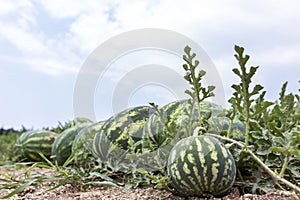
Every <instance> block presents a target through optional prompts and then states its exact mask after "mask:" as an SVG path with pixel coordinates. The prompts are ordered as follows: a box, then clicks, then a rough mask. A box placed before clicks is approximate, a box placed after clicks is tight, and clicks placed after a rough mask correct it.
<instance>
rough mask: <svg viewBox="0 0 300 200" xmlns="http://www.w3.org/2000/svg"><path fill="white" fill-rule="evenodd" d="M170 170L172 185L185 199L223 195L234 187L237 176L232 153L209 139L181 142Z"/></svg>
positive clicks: (193, 138)
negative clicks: (208, 194)
mask: <svg viewBox="0 0 300 200" xmlns="http://www.w3.org/2000/svg"><path fill="white" fill-rule="evenodd" d="M167 170H168V174H169V176H170V177H171V183H172V186H173V187H174V188H175V190H176V192H177V193H178V194H180V195H182V196H201V195H202V194H203V193H205V192H207V193H211V194H213V195H214V196H222V195H224V194H225V193H226V192H228V191H229V190H230V188H231V187H232V185H233V183H234V180H235V174H236V169H235V163H234V160H233V157H232V155H231V153H230V152H229V151H228V150H227V149H226V147H225V146H224V145H223V144H222V143H221V142H220V141H219V140H217V139H215V138H213V137H209V136H191V137H188V138H184V139H182V140H180V141H179V142H178V143H177V144H176V145H175V146H174V147H173V149H172V150H171V152H170V155H169V159H168V165H167Z"/></svg>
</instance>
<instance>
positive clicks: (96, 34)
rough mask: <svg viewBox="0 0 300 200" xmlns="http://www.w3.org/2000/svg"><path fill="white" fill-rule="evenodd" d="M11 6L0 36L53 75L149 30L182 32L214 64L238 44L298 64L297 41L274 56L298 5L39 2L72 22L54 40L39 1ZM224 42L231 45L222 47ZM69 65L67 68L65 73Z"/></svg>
mask: <svg viewBox="0 0 300 200" xmlns="http://www.w3.org/2000/svg"><path fill="white" fill-rule="evenodd" d="M16 2H18V3H16ZM16 2H11V1H8V0H7V1H3V0H2V2H1V4H2V5H3V6H1V8H0V16H1V17H3V18H2V19H3V20H2V22H1V21H0V36H2V37H3V38H5V39H7V40H8V41H10V42H11V43H12V44H13V45H14V46H15V47H17V48H18V49H19V50H20V51H21V52H22V54H23V56H25V57H27V59H25V60H29V59H33V60H32V61H31V62H30V63H29V64H33V63H39V62H40V60H38V59H36V58H38V57H43V58H45V59H46V60H48V62H47V63H48V64H47V65H48V67H46V68H47V70H44V71H48V69H50V68H51V65H55V66H53V67H52V69H51V70H56V71H57V73H58V74H59V73H62V72H68V71H69V72H70V71H74V69H75V68H79V66H80V64H81V63H82V62H83V59H84V58H85V57H86V56H87V55H88V54H89V53H91V51H92V50H94V49H95V48H96V47H97V46H98V45H99V44H101V43H102V42H104V41H105V40H107V39H109V38H110V37H112V36H114V35H116V34H118V33H122V32H123V31H128V30H132V29H136V28H149V27H155V28H165V29H171V30H174V31H178V32H179V33H182V34H185V35H187V36H188V37H190V38H192V39H193V40H195V41H196V42H198V43H200V44H204V48H205V47H206V48H207V49H209V50H210V53H211V54H212V55H211V56H212V57H214V58H216V59H217V60H220V59H223V58H224V57H227V56H229V57H230V58H232V55H231V54H228V53H225V52H224V51H227V52H229V53H231V52H230V51H231V49H229V48H232V46H233V44H234V43H236V42H241V43H244V44H246V45H249V47H248V48H252V49H259V48H261V47H260V46H263V49H259V50H260V51H261V53H260V55H261V56H258V57H259V61H262V62H264V61H265V62H271V61H270V60H271V58H272V62H276V61H278V62H285V61H286V60H289V62H292V61H291V60H293V62H298V63H299V58H297V54H298V53H299V48H298V47H295V46H297V45H298V46H299V45H300V44H299V41H293V43H296V44H293V45H294V46H292V44H286V46H285V47H284V48H285V49H284V53H283V54H282V53H281V57H276V58H274V57H273V55H274V54H275V55H276V54H277V53H279V52H280V49H279V47H281V46H282V43H283V42H284V41H285V40H288V41H290V40H296V39H297V38H298V35H299V34H300V28H297V27H296V26H295V25H294V24H297V23H296V22H299V23H300V21H299V20H300V16H299V14H298V13H299V12H298V11H297V8H298V7H300V2H299V1H290V2H289V3H288V4H286V2H282V1H271V0H267V1H263V2H260V3H259V4H258V3H256V2H253V1H243V2H240V3H238V4H237V3H236V1H233V0H225V1H196V0H186V1H179V0H160V1H159V0H157V1H140V0H133V1H131V2H130V3H129V2H125V1H118V0H114V1H108V0H103V1H93V0H88V1H85V3H82V1H79V0H75V1H74V0H67V1H64V2H63V3H62V2H61V1H59V0H42V1H40V2H41V3H40V5H41V6H43V8H44V9H45V11H46V13H45V15H49V16H50V20H51V18H52V19H53V20H58V21H57V22H58V23H59V20H60V19H66V18H68V19H71V20H70V22H69V24H68V25H67V26H68V27H67V30H66V31H65V32H62V33H61V34H60V35H58V36H56V35H48V34H47V33H45V32H43V31H44V30H39V24H37V22H36V19H35V13H36V12H37V10H36V9H38V8H39V6H40V5H39V6H37V5H38V4H39V3H38V2H34V3H32V2H31V1H20V2H22V3H19V1H16ZM16 13H19V14H18V15H17V17H16V18H15V19H14V20H13V21H12V20H7V17H5V16H8V15H13V14H16ZM40 23H41V22H40ZM272 34H274V35H272ZM272 36H274V37H275V38H276V39H275V40H278V41H276V43H272V40H271V39H270V37H272ZM227 43H229V44H231V46H226V45H227ZM225 44H226V45H225ZM274 46H275V47H276V48H274ZM268 48H274V49H272V52H274V53H270V52H267V51H268ZM246 49H247V46H246ZM264 52H265V53H264ZM45 55H47V56H45ZM35 59H36V61H34V60H35ZM74 60H75V61H74ZM217 62H218V61H217ZM51 63H52V64H51ZM33 65H34V64H33ZM34 66H35V65H34ZM34 66H33V68H34V69H36V67H34ZM69 66H72V67H70V69H67V68H68V67H69ZM59 70H61V72H58V71H59ZM41 71H43V70H41ZM54 74H55V73H54Z"/></svg>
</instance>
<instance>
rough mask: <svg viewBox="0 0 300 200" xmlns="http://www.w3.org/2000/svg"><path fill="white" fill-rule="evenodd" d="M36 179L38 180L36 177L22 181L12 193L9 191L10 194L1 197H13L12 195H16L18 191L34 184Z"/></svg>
mask: <svg viewBox="0 0 300 200" xmlns="http://www.w3.org/2000/svg"><path fill="white" fill-rule="evenodd" d="M35 181H36V179H29V180H28V181H26V182H25V183H22V184H21V185H20V186H19V187H18V188H16V189H15V190H13V191H12V192H11V193H9V194H7V195H5V196H3V197H1V198H3V199H7V198H9V197H12V196H14V195H15V194H17V193H19V192H22V191H23V190H24V189H25V188H26V187H28V186H30V185H32V184H33V183H34V182H35Z"/></svg>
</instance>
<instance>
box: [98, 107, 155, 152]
mask: <svg viewBox="0 0 300 200" xmlns="http://www.w3.org/2000/svg"><path fill="white" fill-rule="evenodd" d="M152 113H153V110H152V108H151V107H149V106H138V107H134V108H129V109H126V110H124V111H123V112H120V113H118V114H116V115H114V116H112V117H111V118H109V119H108V120H107V121H105V123H104V124H103V128H102V130H101V132H102V133H101V134H103V135H104V136H105V137H107V138H108V140H110V141H111V142H113V143H115V144H118V145H119V146H120V147H121V148H122V149H127V147H128V140H129V139H130V138H131V139H132V140H133V141H134V142H137V141H139V140H141V139H142V131H143V127H144V125H145V123H146V121H147V120H148V118H149V116H150V115H151V114H152Z"/></svg>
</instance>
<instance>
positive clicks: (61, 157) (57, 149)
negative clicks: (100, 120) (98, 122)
mask: <svg viewBox="0 0 300 200" xmlns="http://www.w3.org/2000/svg"><path fill="white" fill-rule="evenodd" d="M90 124H91V123H90V122H87V123H79V124H77V125H75V126H72V127H71V128H68V129H66V130H64V131H63V132H62V133H60V134H59V135H58V137H57V138H56V139H55V141H54V143H53V145H52V149H51V153H52V156H51V157H52V158H54V160H55V161H57V163H58V164H59V165H63V164H64V163H65V161H66V160H67V159H68V157H69V156H70V155H71V153H72V145H73V141H74V139H75V137H76V136H77V135H78V133H79V131H80V130H81V129H83V128H84V127H86V126H88V125H90Z"/></svg>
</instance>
